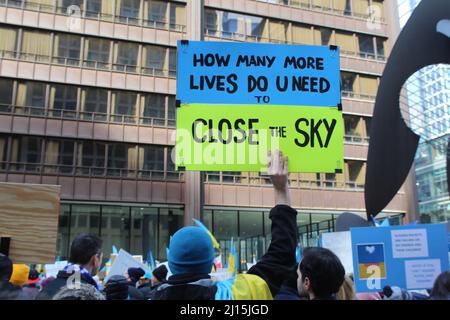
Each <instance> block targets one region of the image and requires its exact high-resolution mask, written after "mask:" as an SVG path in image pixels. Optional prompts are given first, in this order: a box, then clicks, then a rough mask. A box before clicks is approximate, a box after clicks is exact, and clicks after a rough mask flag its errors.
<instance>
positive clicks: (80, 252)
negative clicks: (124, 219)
mask: <svg viewBox="0 0 450 320" xmlns="http://www.w3.org/2000/svg"><path fill="white" fill-rule="evenodd" d="M101 250H102V240H101V239H100V238H99V237H97V236H96V235H93V234H87V233H82V234H79V235H78V236H77V237H76V238H75V239H73V241H72V244H71V246H70V257H69V262H71V263H76V264H79V265H85V264H87V263H88V262H89V260H90V259H91V258H92V256H94V255H96V254H99V253H100V252H101Z"/></svg>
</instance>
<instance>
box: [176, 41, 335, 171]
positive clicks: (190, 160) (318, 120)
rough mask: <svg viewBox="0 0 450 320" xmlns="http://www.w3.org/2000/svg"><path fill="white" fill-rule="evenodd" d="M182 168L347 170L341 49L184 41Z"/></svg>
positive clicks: (180, 113) (179, 79)
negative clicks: (277, 154)
mask: <svg viewBox="0 0 450 320" xmlns="http://www.w3.org/2000/svg"><path fill="white" fill-rule="evenodd" d="M178 45H179V47H178V76H177V107H178V108H177V137H176V148H175V158H176V159H175V163H176V168H177V170H182V169H183V170H196V171H253V172H256V171H260V172H265V171H267V153H268V151H274V150H276V149H280V150H282V151H283V153H284V154H285V155H287V156H288V157H289V160H290V161H289V168H288V170H289V172H326V173H342V170H343V166H344V161H343V158H344V146H343V143H344V142H343V120H342V112H341V111H342V105H341V97H340V76H339V72H340V70H339V48H338V47H336V46H331V47H325V46H305V45H275V44H254V43H231V42H210V41H206V42H201V41H200V42H199V41H180V42H179V44H178Z"/></svg>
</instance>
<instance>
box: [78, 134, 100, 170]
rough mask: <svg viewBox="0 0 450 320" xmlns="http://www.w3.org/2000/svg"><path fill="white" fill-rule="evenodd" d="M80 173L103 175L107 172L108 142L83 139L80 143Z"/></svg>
mask: <svg viewBox="0 0 450 320" xmlns="http://www.w3.org/2000/svg"><path fill="white" fill-rule="evenodd" d="M77 157H78V160H77V161H78V167H79V168H78V171H77V172H78V173H81V174H84V175H89V176H91V175H93V176H102V175H104V174H105V159H106V144H105V143H102V142H94V141H83V142H80V143H78V153H77Z"/></svg>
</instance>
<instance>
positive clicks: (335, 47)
mask: <svg viewBox="0 0 450 320" xmlns="http://www.w3.org/2000/svg"><path fill="white" fill-rule="evenodd" d="M338 48H339V47H338V46H335V45H330V50H331V51H337V49H338Z"/></svg>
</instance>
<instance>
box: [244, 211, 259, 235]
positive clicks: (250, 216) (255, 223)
mask: <svg viewBox="0 0 450 320" xmlns="http://www.w3.org/2000/svg"><path fill="white" fill-rule="evenodd" d="M239 230H240V235H239V236H240V238H241V239H245V238H249V237H257V236H262V235H263V215H262V212H255V211H239Z"/></svg>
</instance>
